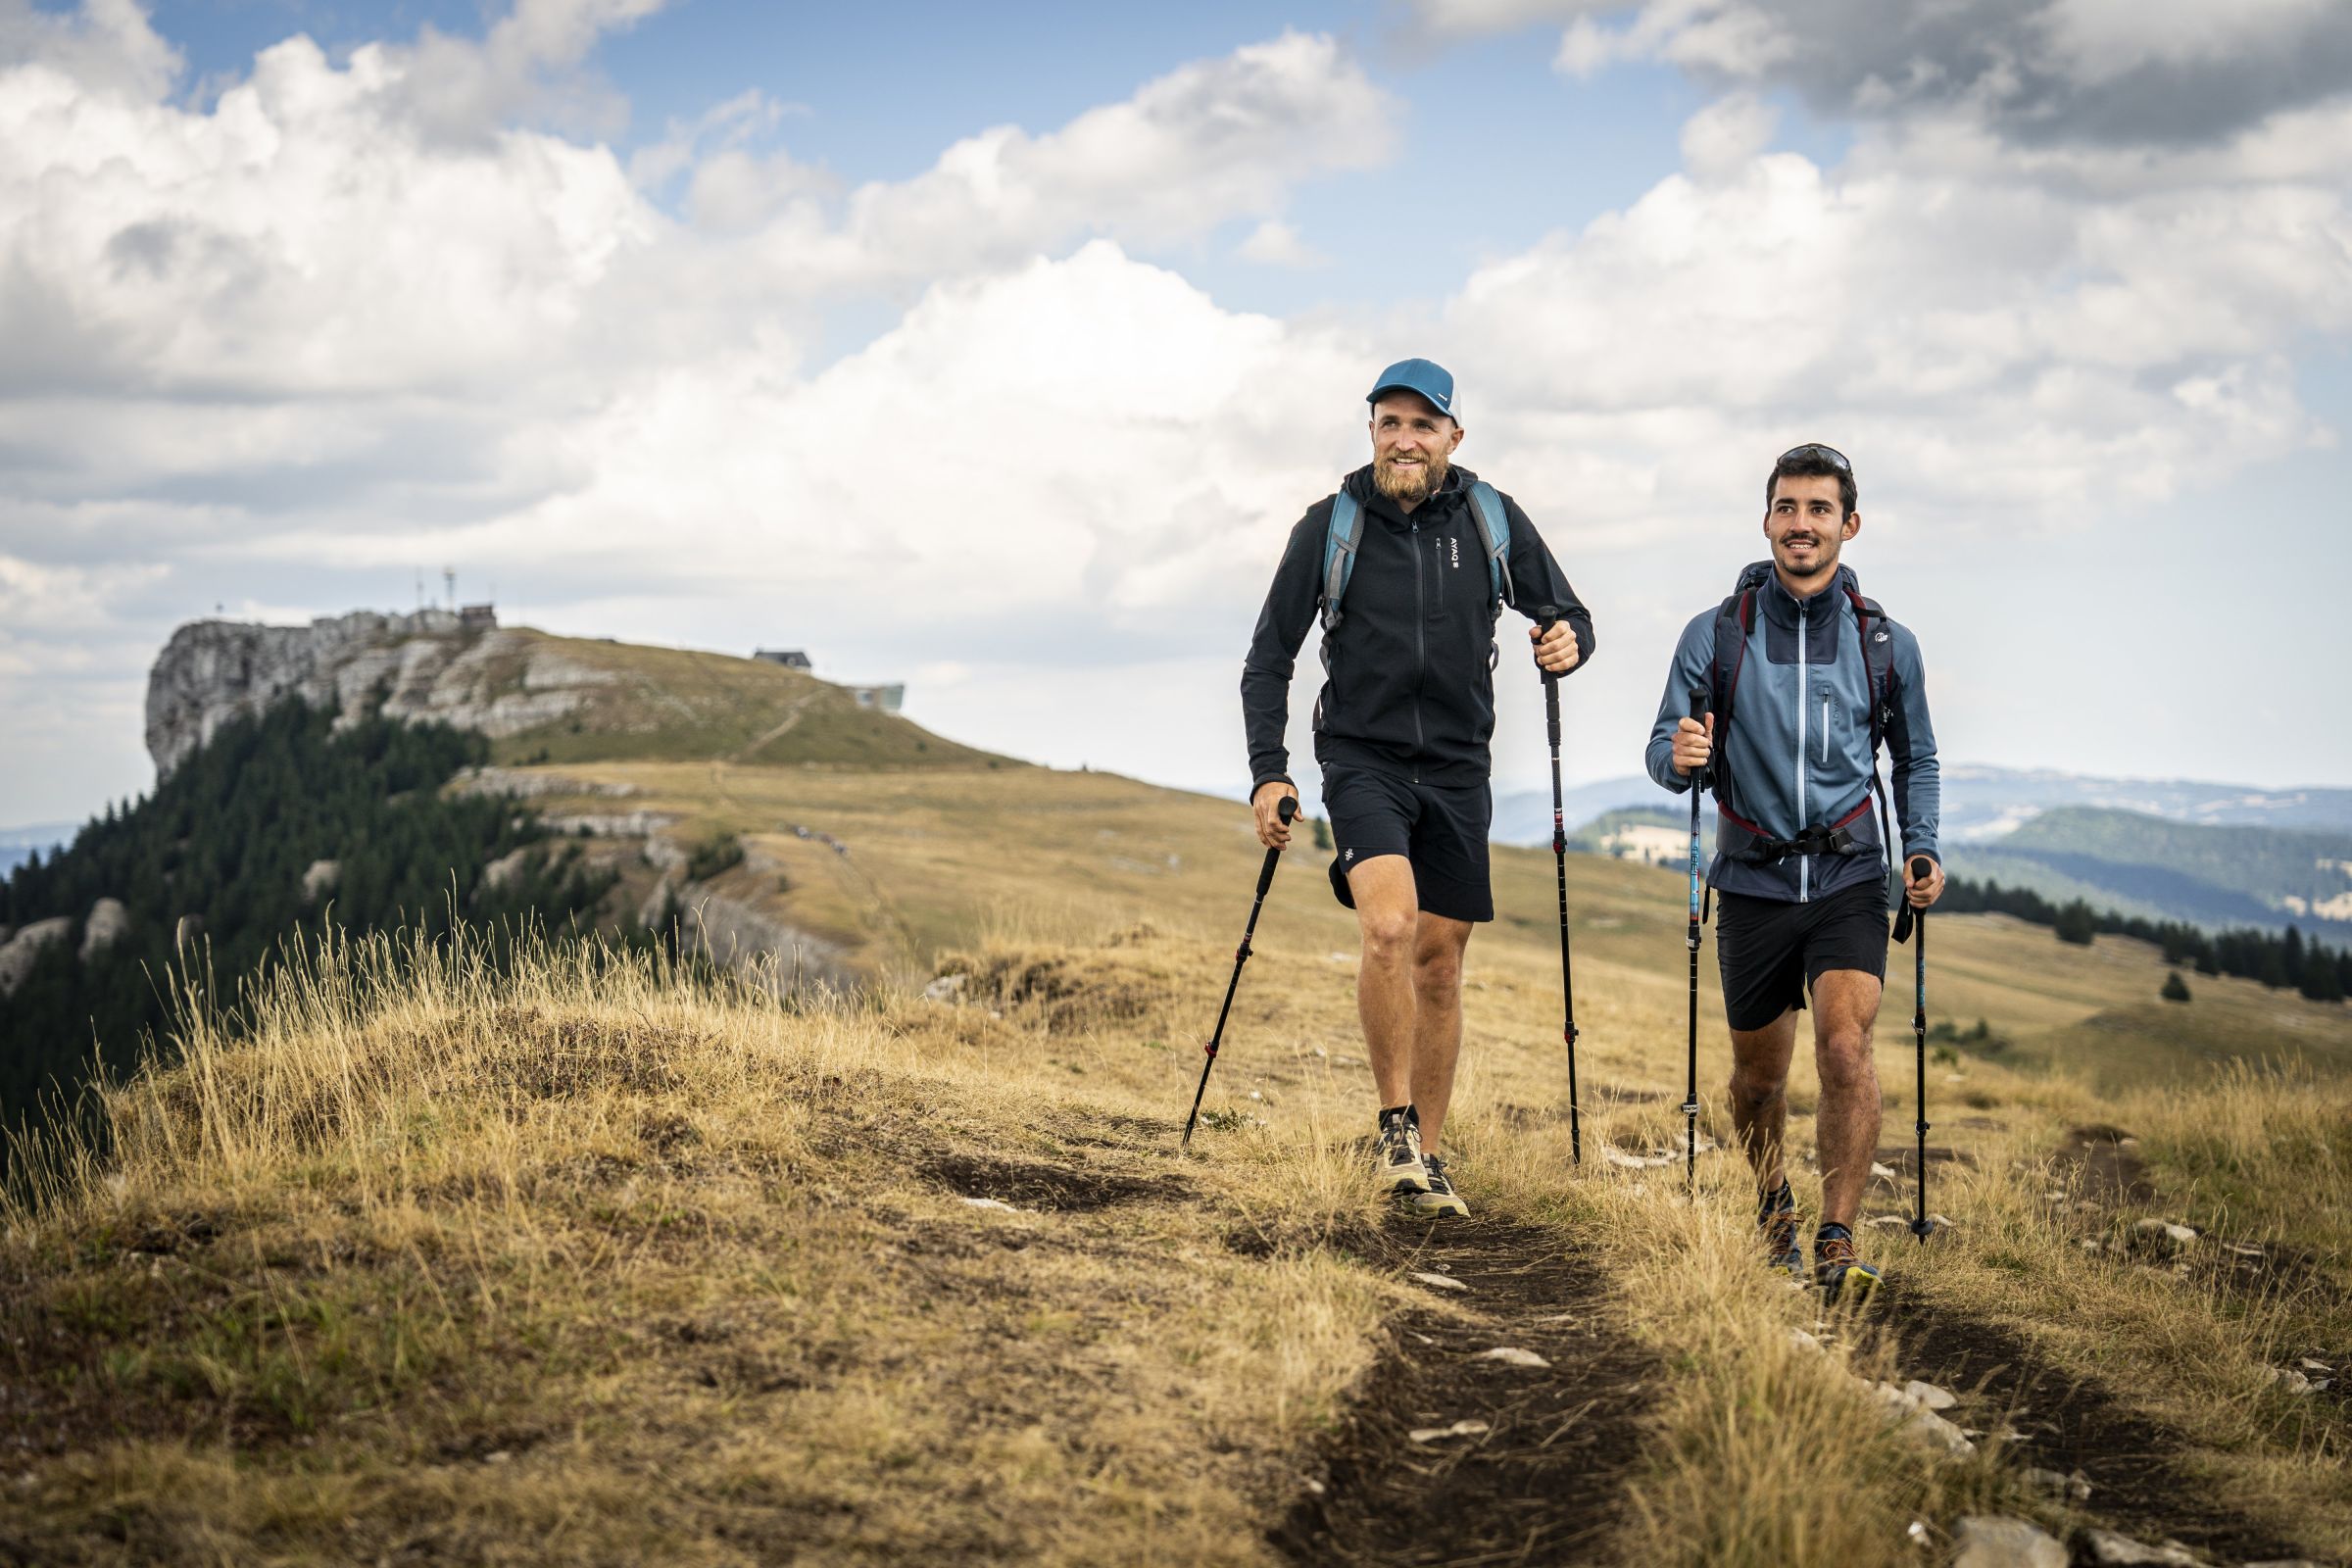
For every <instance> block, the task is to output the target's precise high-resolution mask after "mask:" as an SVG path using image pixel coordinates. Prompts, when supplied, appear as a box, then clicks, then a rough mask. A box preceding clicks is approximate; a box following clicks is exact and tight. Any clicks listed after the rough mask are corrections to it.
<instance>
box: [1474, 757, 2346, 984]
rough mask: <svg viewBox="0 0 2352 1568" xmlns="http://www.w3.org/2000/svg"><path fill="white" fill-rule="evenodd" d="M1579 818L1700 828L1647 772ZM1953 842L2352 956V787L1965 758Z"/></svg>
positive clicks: (2019, 878) (1957, 864)
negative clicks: (2119, 773) (2000, 764)
mask: <svg viewBox="0 0 2352 1568" xmlns="http://www.w3.org/2000/svg"><path fill="white" fill-rule="evenodd" d="M1566 808H1567V809H1566V815H1567V820H1568V824H1569V828H1570V831H1571V835H1572V842H1573V843H1574V844H1575V846H1576V847H1577V848H1578V849H1580V850H1588V851H1593V852H1596V853H1605V854H1621V853H1622V854H1630V855H1632V856H1633V857H1634V858H1642V855H1643V854H1645V853H1646V854H1648V855H1649V857H1650V858H1653V859H1654V858H1657V856H1658V854H1659V853H1660V848H1661V846H1662V845H1663V842H1664V841H1663V839H1662V838H1660V837H1659V834H1660V833H1662V832H1667V831H1681V832H1688V831H1689V815H1688V812H1689V806H1688V798H1687V797H1678V796H1672V795H1669V794H1667V793H1666V792H1665V791H1663V790H1661V789H1659V788H1658V787H1657V786H1656V785H1655V784H1653V783H1651V782H1650V780H1649V779H1647V778H1645V777H1642V776H1639V775H1629V776H1626V777H1622V778H1615V779H1605V780H1602V781H1601V782H1599V783H1597V784H1586V785H1581V786H1579V787H1578V788H1577V789H1575V790H1573V791H1570V792H1568V795H1567V797H1566ZM1635 823H1645V824H1647V827H1646V830H1645V831H1644V832H1642V834H1639V835H1637V836H1639V837H1642V839H1644V840H1645V841H1654V842H1647V843H1646V847H1645V848H1636V847H1635V846H1634V844H1633V840H1632V838H1629V837H1628V836H1627V834H1626V833H1625V832H1624V829H1626V828H1627V827H1628V826H1630V825H1632V824H1635ZM1677 824H1680V826H1679V827H1678V826H1677ZM1495 839H1496V841H1497V842H1499V843H1505V844H1528V845H1547V844H1549V843H1550V842H1551V794H1550V792H1549V791H1548V790H1545V791H1540V792H1539V791H1521V792H1515V793H1512V794H1508V795H1504V796H1500V797H1498V798H1497V799H1496V801H1495ZM1604 839H1609V840H1610V842H1608V843H1607V844H1605V845H1604V843H1603V840H1604ZM1943 840H1944V844H1945V847H1946V857H1945V858H1946V863H1947V864H1948V865H1949V867H1950V869H1951V870H1952V871H1953V873H1954V874H1956V875H1962V876H1968V877H1972V878H1974V879H1976V880H1978V881H1988V880H1989V881H1996V882H1999V883H2000V884H2002V885H2003V886H2004V887H2022V888H2029V889H2031V890H2032V891H2034V892H2035V893H2038V894H2040V895H2041V896H2042V897H2044V898H2046V899H2050V900H2052V901H2054V902H2057V903H2065V902H2067V901H2069V900H2073V899H2081V900H2083V901H2084V902H2085V903H2088V904H2090V905H2091V906H2093V907H2098V908H2107V909H2113V910H2115V911H2116V912H2118V913H2120V914H2128V915H2141V916H2145V917H2147V918H2150V919H2172V920H2186V921H2190V922H2192V923H2194V924H2197V925H2202V926H2208V927H2219V926H2233V925H2250V926H2260V927H2264V928H2267V929H2273V930H2277V929H2282V928H2283V927H2285V926H2286V925H2288V924H2290V923H2291V924H2295V925H2300V926H2301V927H2303V929H2304V930H2306V931H2307V932H2310V933H2311V934H2313V935H2315V936H2319V937H2322V938H2324V939H2326V940H2327V941H2328V942H2329V943H2330V944H2331V945H2334V946H2339V947H2341V946H2347V945H2352V790H2338V789H2294V790H2262V789H2255V788H2253V787H2251V786H2247V785H2236V784H2214V783H2201V782H2197V781H2194V780H2182V779H2111V778H2087V777H2081V776H2078V775H2074V774H2068V773H2057V772H2048V771H2021V770H2017V769H2012V768H1996V767H1979V766H1975V765H1972V764H1967V763H1954V764H1947V766H1946V768H1945V770H1944V775H1943Z"/></svg>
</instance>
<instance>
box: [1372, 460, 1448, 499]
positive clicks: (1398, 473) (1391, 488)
mask: <svg viewBox="0 0 2352 1568" xmlns="http://www.w3.org/2000/svg"><path fill="white" fill-rule="evenodd" d="M1450 466H1451V465H1449V464H1448V463H1446V460H1445V459H1444V458H1440V457H1432V458H1430V459H1428V460H1427V461H1426V462H1424V463H1422V464H1421V466H1418V467H1413V468H1400V467H1398V466H1397V465H1395V464H1394V463H1391V462H1390V461H1389V460H1388V459H1386V458H1375V459H1373V460H1372V486H1373V488H1374V489H1376V490H1378V491H1379V492H1380V493H1381V494H1382V495H1384V496H1387V497H1388V498H1389V499H1390V500H1391V501H1405V502H1410V503H1412V504H1413V505H1414V506H1419V505H1420V504H1421V503H1422V502H1424V501H1427V500H1428V499H1429V498H1430V497H1431V496H1434V495H1436V494H1437V493H1438V492H1439V491H1440V490H1442V489H1444V488H1445V485H1446V469H1447V468H1448V467H1450Z"/></svg>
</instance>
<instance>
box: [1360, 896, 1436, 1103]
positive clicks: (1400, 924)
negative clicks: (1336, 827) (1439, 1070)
mask: <svg viewBox="0 0 2352 1568" xmlns="http://www.w3.org/2000/svg"><path fill="white" fill-rule="evenodd" d="M1348 894H1349V895H1350V896H1351V897H1352V898H1353V899H1354V900H1355V923H1356V927H1357V929H1358V930H1359V931H1361V932H1362V933H1363V939H1364V951H1363V961H1362V962H1361V963H1360V964H1359V965H1358V966H1357V968H1356V971H1355V1012H1356V1016H1357V1017H1358V1018H1359V1019H1361V1020H1362V1021H1363V1026H1364V1054H1365V1055H1366V1057H1368V1058H1369V1059H1370V1061H1371V1063H1372V1084H1373V1087H1374V1088H1375V1089H1376V1090H1378V1091H1379V1094H1380V1108H1381V1109H1383V1110H1385V1109H1387V1108H1388V1107H1389V1106H1391V1105H1404V1104H1410V1103H1412V1099H1413V937H1414V932H1415V929H1416V926H1417V923H1418V915H1419V912H1420V911H1419V908H1418V904H1419V897H1420V896H1419V892H1418V890H1417V889H1416V888H1415V887H1414V885H1413V864H1412V862H1411V861H1410V860H1408V859H1406V858H1404V857H1403V856H1401V855H1376V856H1374V857H1372V858H1370V859H1368V860H1359V861H1358V862H1356V864H1355V865H1354V866H1353V867H1352V868H1350V869H1349V871H1348Z"/></svg>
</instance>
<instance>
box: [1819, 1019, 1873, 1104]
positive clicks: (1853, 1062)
mask: <svg viewBox="0 0 2352 1568" xmlns="http://www.w3.org/2000/svg"><path fill="white" fill-rule="evenodd" d="M1870 1045H1871V1040H1870V1030H1869V1028H1868V1027H1867V1026H1864V1025H1856V1024H1840V1025H1838V1026H1836V1027H1833V1028H1831V1029H1829V1030H1827V1031H1825V1032H1824V1033H1823V1034H1822V1035H1821V1036H1820V1038H1818V1039H1817V1040H1815V1041H1814V1043H1813V1052H1814V1060H1815V1064H1816V1065H1817V1066H1818V1067H1819V1068H1820V1070H1821V1087H1822V1091H1823V1093H1825V1094H1834V1093H1836V1092H1838V1090H1842V1089H1864V1088H1868V1087H1869V1086H1870V1085H1871V1084H1872V1083H1873V1082H1875V1081H1876V1079H1877V1067H1876V1064H1875V1063H1874V1062H1873V1061H1872V1060H1871V1055H1870Z"/></svg>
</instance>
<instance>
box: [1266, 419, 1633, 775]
mask: <svg viewBox="0 0 2352 1568" xmlns="http://www.w3.org/2000/svg"><path fill="white" fill-rule="evenodd" d="M1477 477H1478V476H1477V475H1476V474H1474V473H1471V472H1469V471H1468V470H1467V469H1463V468H1455V469H1452V470H1451V471H1450V472H1448V473H1447V474H1446V484H1445V486H1444V487H1443V488H1442V489H1440V491H1439V492H1438V493H1437V494H1436V495H1434V496H1432V497H1430V498H1429V499H1428V500H1427V501H1424V502H1423V503H1422V504H1421V505H1420V506H1419V507H1418V508H1416V509H1415V510H1414V511H1413V512H1412V514H1411V515H1407V514H1406V513H1405V512H1404V511H1403V510H1402V509H1401V508H1399V507H1398V506H1397V503H1395V502H1394V501H1391V500H1390V499H1389V498H1388V497H1386V496H1384V495H1382V494H1381V493H1380V491H1379V490H1378V489H1377V488H1375V487H1374V485H1373V483H1372V468H1371V466H1370V465H1366V466H1363V467H1361V468H1358V469H1356V470H1355V472H1353V473H1351V474H1349V475H1348V477H1347V479H1346V480H1344V481H1343V483H1345V484H1346V485H1347V487H1348V494H1349V495H1351V496H1353V497H1355V499H1356V501H1357V502H1358V503H1359V504H1360V505H1361V506H1362V507H1363V509H1364V520H1363V528H1362V532H1361V537H1360V538H1359V539H1358V541H1357V545H1356V557H1355V567H1354V571H1353V572H1352V574H1351V575H1350V576H1349V578H1348V594H1347V597H1346V598H1345V599H1344V600H1343V601H1341V605H1340V624H1339V627H1338V629H1337V630H1336V631H1334V632H1332V633H1330V634H1329V635H1328V636H1326V638H1325V639H1324V649H1323V655H1324V666H1325V670H1326V674H1327V677H1328V678H1327V679H1326V680H1325V681H1324V683H1323V692H1322V695H1321V696H1319V697H1318V698H1316V700H1315V760H1317V761H1319V762H1321V763H1322V764H1323V766H1325V767H1326V768H1330V767H1346V766H1359V767H1370V768H1374V769H1377V770H1379V771H1381V772H1385V773H1393V774H1396V775H1397V776H1399V777H1404V778H1410V779H1413V780H1415V781H1416V782H1419V783H1424V784H1440V785H1460V784H1484V783H1485V782H1487V776H1488V771H1489V768H1488V758H1487V738H1488V737H1489V736H1490V735H1492V734H1494V732H1495V683H1494V677H1493V674H1492V669H1491V666H1490V663H1489V655H1490V650H1491V649H1493V648H1494V646H1495V636H1496V631H1495V622H1494V619H1493V618H1492V617H1491V616H1490V615H1489V613H1488V609H1487V607H1488V604H1489V602H1490V601H1491V599H1492V598H1493V592H1494V590H1493V588H1492V586H1491V584H1490V580H1489V577H1488V572H1487V546H1486V534H1485V533H1484V532H1483V531H1482V530H1481V529H1480V528H1479V525H1478V518H1477V516H1476V515H1473V514H1472V512H1471V510H1470V495H1469V489H1470V485H1471V483H1472V482H1473V481H1474V480H1475V479H1476V478H1477ZM1502 506H1503V511H1504V513H1505V515H1508V517H1509V518H1510V523H1511V549H1510V558H1509V560H1510V570H1511V597H1512V602H1513V604H1514V606H1515V608H1517V610H1518V611H1519V613H1521V614H1523V615H1526V616H1527V617H1528V618H1529V619H1531V620H1532V619H1534V618H1535V613H1536V611H1537V610H1539V609H1541V608H1542V607H1543V606H1545V605H1550V606H1553V607H1554V608H1556V609H1557V610H1558V611H1559V613H1560V615H1561V618H1562V619H1564V620H1566V621H1567V622H1568V624H1569V625H1570V626H1571V627H1572V628H1573V629H1574V631H1575V635H1576V646H1577V649H1578V651H1579V658H1578V661H1577V665H1576V667H1577V668H1578V669H1582V668H1584V667H1585V665H1586V664H1587V663H1589V662H1591V661H1592V658H1593V617H1592V615H1591V614H1590V613H1587V612H1586V610H1585V607H1584V605H1583V603H1582V602H1581V601H1580V600H1578V598H1577V597H1576V590H1575V589H1573V588H1571V587H1569V586H1568V578H1567V576H1566V575H1565V574H1564V573H1562V572H1561V570H1560V565H1559V563H1558V562H1556V561H1554V560H1553V559H1552V556H1551V552H1550V551H1549V550H1548V549H1546V548H1545V547H1544V540H1543V538H1542V536H1541V535H1539V534H1538V533H1537V532H1536V526H1535V524H1534V523H1532V522H1530V521H1529V520H1528V516H1527V514H1526V513H1524V512H1522V511H1520V510H1519V504H1518V503H1517V502H1515V501H1513V500H1512V499H1511V498H1510V497H1509V496H1504V497H1503V498H1502ZM1330 528H1331V498H1330V497H1328V496H1326V497H1324V498H1323V499H1322V500H1321V501H1318V502H1316V503H1315V504H1314V505H1313V506H1311V507H1309V508H1307V510H1306V515H1305V516H1303V517H1301V518H1299V523H1298V526H1296V527H1294V528H1293V529H1292V530H1291V541H1290V544H1289V545H1288V546H1287V547H1286V548H1285V549H1284V550H1283V553H1282V564H1281V565H1280V566H1278V567H1276V568H1275V572H1274V586H1273V587H1272V588H1271V589H1270V590H1268V592H1267V594H1266V604H1265V608H1264V609H1263V610H1261V611H1259V612H1258V616H1257V630H1256V632H1255V634H1254V635H1252V636H1251V637H1250V656H1249V658H1248V659H1246V660H1244V661H1243V662H1242V722H1243V726H1244V728H1245V730H1246V731H1247V733H1248V735H1249V740H1250V794H1251V795H1253V796H1254V795H1255V794H1256V793H1257V790H1258V787H1259V786H1260V785H1263V784H1264V783H1265V782H1266V781H1267V780H1269V779H1280V780H1281V781H1282V782H1284V783H1286V784H1288V783H1290V782H1292V781H1291V777H1290V773H1289V768H1290V751H1289V749H1288V748H1287V747H1285V745H1284V744H1283V732H1284V730H1285V729H1286V728H1287V727H1288V726H1289V723H1290V708H1291V671H1292V670H1293V668H1294V667H1295V665H1296V662H1297V659H1298V656H1299V645H1300V644H1301V643H1303V642H1304V641H1305V640H1306V633H1307V628H1308V627H1310V626H1312V625H1314V624H1315V621H1316V613H1317V610H1318V608H1319V601H1320V600H1321V598H1322V595H1323V547H1324V539H1325V536H1326V535H1327V534H1328V533H1329V531H1330Z"/></svg>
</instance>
